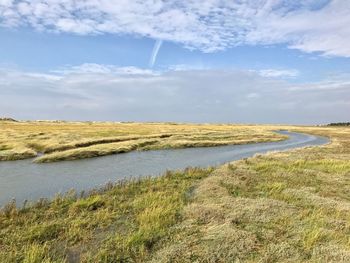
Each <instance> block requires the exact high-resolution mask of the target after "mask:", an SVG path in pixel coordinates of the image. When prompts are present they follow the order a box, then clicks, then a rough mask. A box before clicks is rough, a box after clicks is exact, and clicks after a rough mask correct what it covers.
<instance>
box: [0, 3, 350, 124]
mask: <svg viewBox="0 0 350 263" xmlns="http://www.w3.org/2000/svg"><path fill="white" fill-rule="evenodd" d="M349 14H350V3H349V2H347V1H340V0H333V1H326V0H307V1H291V0H276V1H272V0H258V1H230V2H226V1H220V0H205V1H200V2H196V1H188V2H182V1H176V0H172V1H163V0H157V1H139V0H134V1H112V0H111V1H105V0H90V1H82V0H75V1H72V0H65V1H56V0H36V1H26V0H17V1H11V0H0V77H1V78H0V115H8V116H13V117H16V118H21V119H70V120H76V119H79V120H89V119H93V120H123V121H125V120H131V121H188V122H254V123H265V122H270V123H301V124H309V123H311V124H314V123H326V122H330V121H346V120H348V116H349V112H350V84H349V83H350V74H349V73H350V46H349V45H348V43H349V41H350V29H349V26H348V25H349V24H350V15H349ZM325 21H326V22H325ZM156 43H158V44H159V46H158V47H159V51H158V50H157V52H154V48H155V44H156ZM152 52H153V56H154V57H153V58H154V64H153V63H152V61H151V60H152V58H151V57H152ZM152 64H153V65H152ZM196 98H197V99H196ZM199 98H200V99H199ZM228 98H230V99H228ZM39 102H40V103H39Z"/></svg>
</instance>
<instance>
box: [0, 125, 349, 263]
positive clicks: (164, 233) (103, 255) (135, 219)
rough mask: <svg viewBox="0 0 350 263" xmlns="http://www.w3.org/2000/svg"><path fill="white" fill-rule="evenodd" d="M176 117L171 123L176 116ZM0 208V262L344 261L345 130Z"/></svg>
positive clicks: (346, 236)
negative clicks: (306, 143) (323, 139)
mask: <svg viewBox="0 0 350 263" xmlns="http://www.w3.org/2000/svg"><path fill="white" fill-rule="evenodd" d="M174 126H177V125H174ZM290 129H293V130H295V131H299V132H307V133H313V134H318V135H323V136H328V137H330V138H331V143H330V144H327V145H325V146H322V147H307V148H303V149H298V150H292V151H286V152H276V153H269V154H266V155H256V156H254V157H252V158H248V159H244V160H240V161H236V162H232V163H229V164H226V165H223V166H220V167H217V168H215V169H187V170H185V171H183V172H167V173H166V174H165V175H164V176H162V177H157V178H145V179H142V180H133V181H125V182H124V181H123V182H120V183H119V184H118V185H115V186H112V185H108V186H106V187H105V188H104V189H99V190H96V191H93V192H91V193H88V194H84V195H81V196H80V195H77V194H75V193H73V192H72V193H70V194H67V195H65V196H57V197H56V198H55V199H54V200H52V201H47V200H44V199H42V200H40V201H38V202H37V203H35V204H32V205H28V204H27V205H25V206H24V208H22V209H17V206H16V204H15V203H14V202H12V203H9V204H8V205H7V206H6V207H5V208H4V209H3V210H2V211H1V213H0V248H1V249H0V262H157V263H158V262H169V263H170V262H179V263H180V262H181V263H182V262H208V263H209V262H219V263H220V262H310V263H311V262H350V239H349V236H350V220H349V218H350V194H349V189H350V161H349V160H350V129H349V128H340V127H338V128H333V127H327V128H322V127H314V128H307V127H304V128H301V127H293V128H290Z"/></svg>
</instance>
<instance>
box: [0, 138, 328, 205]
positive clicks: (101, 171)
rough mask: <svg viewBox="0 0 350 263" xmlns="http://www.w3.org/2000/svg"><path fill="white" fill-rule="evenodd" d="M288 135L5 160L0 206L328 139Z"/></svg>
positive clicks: (0, 180) (0, 178)
mask: <svg viewBox="0 0 350 263" xmlns="http://www.w3.org/2000/svg"><path fill="white" fill-rule="evenodd" d="M278 133H280V134H285V135H288V136H289V138H288V139H287V140H285V141H280V142H269V143H254V144H246V145H229V146H218V147H201V148H187V149H172V150H156V151H144V152H138V151H135V152H130V153H124V154H116V155H109V156H104V157H98V158H92V159H84V160H77V161H65V162H57V163H48V164H36V163H33V162H32V160H23V161H11V162H0V207H1V206H3V205H4V204H6V203H7V202H9V201H10V200H11V199H13V198H15V199H16V200H17V204H19V205H21V203H22V202H23V201H24V200H26V199H27V200H30V201H33V200H37V199H39V198H41V197H47V198H50V197H53V196H54V195H55V194H56V193H59V192H61V193H64V192H67V191H68V190H70V189H75V190H76V191H77V192H79V191H82V190H89V189H92V188H96V187H100V186H103V185H105V184H106V183H108V182H114V181H117V180H120V179H125V178H132V177H140V176H147V175H153V176H157V175H160V174H163V173H164V172H165V171H166V170H174V169H184V168H186V167H188V166H198V167H207V166H213V165H219V164H223V163H226V162H229V161H233V160H239V159H242V158H246V157H250V156H253V155H254V154H256V153H266V152H268V151H281V150H287V149H292V148H298V147H304V146H313V145H322V144H326V143H327V142H328V141H329V140H328V139H327V138H325V137H319V136H314V135H309V134H303V133H295V132H288V131H278Z"/></svg>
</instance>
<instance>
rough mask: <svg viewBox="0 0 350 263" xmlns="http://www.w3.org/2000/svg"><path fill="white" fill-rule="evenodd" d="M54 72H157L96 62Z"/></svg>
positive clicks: (54, 71) (118, 73)
mask: <svg viewBox="0 0 350 263" xmlns="http://www.w3.org/2000/svg"><path fill="white" fill-rule="evenodd" d="M51 72H52V73H58V74H65V75H69V74H116V75H153V74H156V72H154V71H152V70H149V69H142V68H138V67H132V66H129V67H118V66H114V65H101V64H96V63H84V64H82V65H79V66H66V67H64V68H62V69H59V70H53V71H51Z"/></svg>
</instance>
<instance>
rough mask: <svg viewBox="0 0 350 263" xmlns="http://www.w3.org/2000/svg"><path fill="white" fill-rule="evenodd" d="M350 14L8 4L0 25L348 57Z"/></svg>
mask: <svg viewBox="0 0 350 263" xmlns="http://www.w3.org/2000/svg"><path fill="white" fill-rule="evenodd" d="M349 13H350V1H345V0H308V1H294V0H247V1H238V0H232V1H220V0H204V1H180V0H172V1H165V0H157V1H154V0H143V1H140V0H133V1H120V0H110V1H104V0H75V1H73V0H71V1H69V0H66V1H57V0H36V1H29V0H17V1H12V0H1V1H0V24H1V25H2V26H7V27H16V26H31V27H33V28H35V29H37V30H40V31H42V30H48V31H54V32H69V33H75V34H81V35H85V34H103V33H112V34H118V35H120V34H129V35H130V34H131V35H137V36H145V37H150V38H153V39H162V40H163V41H172V42H176V43H181V44H182V45H183V46H185V47H187V48H190V49H199V50H201V51H203V52H214V51H218V50H224V49H227V48H230V47H234V46H238V45H246V44H248V45H270V44H280V43H283V44H286V45H287V46H288V47H290V48H294V49H299V50H301V51H304V52H320V53H321V54H323V55H327V56H345V57H350V45H348V43H349V41H350V27H349V24H350V16H349ZM325 21H326V23H325ZM160 43H161V42H160V41H159V42H158V46H159V45H160ZM156 47H157V46H156ZM155 54H156V52H155ZM154 57H156V56H154ZM151 62H152V60H151ZM151 64H152V63H151Z"/></svg>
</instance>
